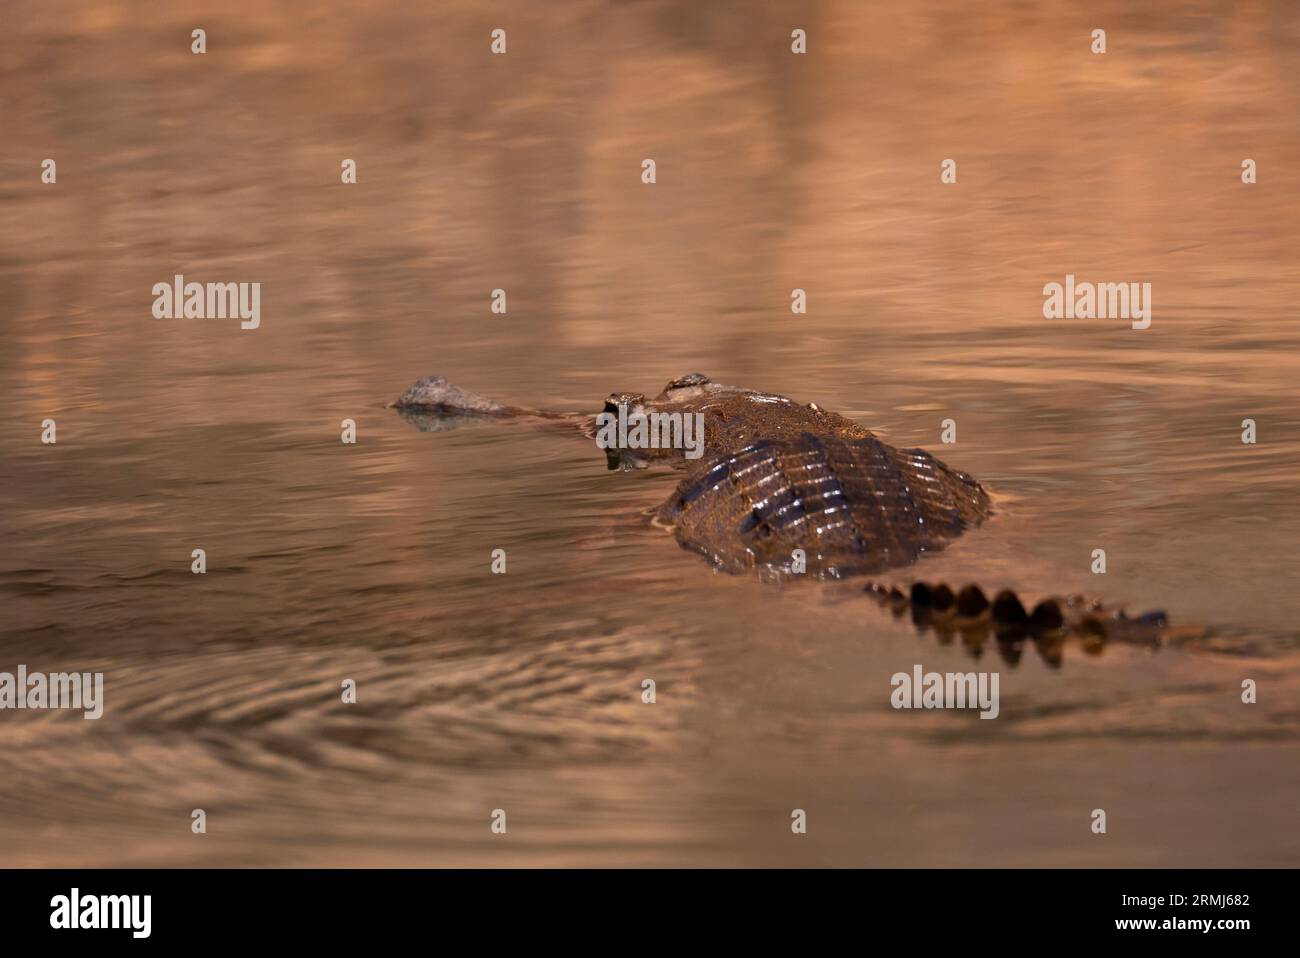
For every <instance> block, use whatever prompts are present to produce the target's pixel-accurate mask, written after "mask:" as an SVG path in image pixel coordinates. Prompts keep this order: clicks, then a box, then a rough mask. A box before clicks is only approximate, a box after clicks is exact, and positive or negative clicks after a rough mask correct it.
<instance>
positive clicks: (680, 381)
mask: <svg viewBox="0 0 1300 958" xmlns="http://www.w3.org/2000/svg"><path fill="white" fill-rule="evenodd" d="M709 381H710V380H709V377H708V376H706V375H704V373H687V374H686V375H685V376H678V377H677V378H676V379H674V380H673V381H672V382H670V383H669V384H668V385H667V386H665V387H664V392H668V391H670V390H673V389H687V388H689V387H691V386H707V385H708V384H709Z"/></svg>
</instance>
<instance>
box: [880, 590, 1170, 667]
mask: <svg viewBox="0 0 1300 958" xmlns="http://www.w3.org/2000/svg"><path fill="white" fill-rule="evenodd" d="M865 591H866V592H867V593H869V594H870V595H872V596H874V597H875V598H876V599H877V601H879V602H880V603H881V604H882V605H883V606H885V607H886V608H888V609H889V610H890V611H892V612H893V613H894V615H895V616H899V617H901V616H903V615H905V614H909V613H910V616H911V619H912V622H913V624H915V625H916V626H917V628H919V629H922V630H929V631H933V632H934V633H935V634H936V635H938V636H939V637H940V639H941V640H943V641H951V640H952V639H953V638H954V637H955V636H956V635H959V634H960V635H961V637H962V644H963V645H965V646H966V647H967V649H968V650H969V651H970V652H971V653H972V654H973V655H979V654H980V653H981V651H982V649H983V645H984V642H985V640H986V639H988V638H989V636H990V635H991V636H993V637H994V638H996V640H997V643H998V649H999V652H1000V653H1001V654H1002V657H1003V659H1004V660H1006V661H1007V662H1008V663H1011V664H1015V663H1016V662H1018V661H1019V658H1020V651H1021V647H1022V646H1023V644H1024V642H1025V640H1026V639H1031V640H1033V642H1034V644H1035V645H1036V646H1037V648H1038V650H1039V652H1040V654H1041V655H1042V656H1043V658H1044V660H1045V661H1047V663H1048V664H1049V665H1053V666H1057V665H1060V664H1061V659H1062V649H1063V646H1064V643H1065V640H1066V639H1067V638H1069V637H1072V636H1073V637H1076V638H1078V639H1080V640H1081V641H1082V643H1083V648H1084V650H1085V651H1087V652H1089V653H1092V654H1096V653H1099V652H1100V651H1101V650H1102V648H1104V647H1105V645H1106V644H1107V643H1108V642H1125V643H1130V644H1138V645H1146V646H1151V647H1158V646H1160V645H1162V644H1163V643H1164V640H1165V636H1166V631H1167V630H1168V627H1169V620H1168V617H1167V616H1166V615H1165V613H1164V612H1160V611H1156V612H1147V613H1145V614H1143V615H1140V616H1137V617H1136V618H1132V617H1130V616H1128V615H1127V614H1126V613H1125V612H1124V611H1123V610H1122V609H1119V610H1110V609H1107V608H1106V607H1105V606H1103V605H1102V604H1101V603H1100V602H1096V601H1089V600H1087V599H1085V598H1083V597H1082V596H1072V597H1070V598H1068V599H1062V598H1059V597H1056V596H1048V597H1046V598H1043V599H1041V600H1040V601H1038V602H1037V603H1035V604H1034V605H1033V607H1032V609H1031V608H1030V607H1029V606H1028V605H1027V604H1026V603H1025V602H1024V601H1022V600H1021V598H1020V596H1019V595H1017V594H1016V593H1015V592H1013V591H1012V590H1010V589H1003V590H1002V591H1000V592H998V593H996V594H995V595H994V597H993V600H992V601H989V599H988V598H987V596H986V595H985V593H984V590H983V589H981V588H980V587H979V586H977V585H967V586H964V587H963V588H961V589H960V590H959V591H956V592H954V590H953V589H952V588H951V587H950V586H949V585H947V583H943V582H937V583H932V582H922V581H917V582H913V583H911V585H910V586H909V587H907V589H906V591H904V589H903V588H901V587H900V586H898V585H886V584H881V583H878V582H869V583H867V585H866V588H865Z"/></svg>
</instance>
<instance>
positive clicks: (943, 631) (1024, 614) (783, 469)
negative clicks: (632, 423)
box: [389, 373, 1168, 658]
mask: <svg viewBox="0 0 1300 958" xmlns="http://www.w3.org/2000/svg"><path fill="white" fill-rule="evenodd" d="M389 406H390V407H391V408H394V409H396V410H397V412H398V413H399V414H400V415H401V416H403V418H405V419H407V420H408V421H410V422H411V423H413V424H414V425H415V426H417V427H418V428H420V429H422V430H433V431H438V430H443V429H447V428H453V427H455V426H458V425H464V424H466V423H469V422H483V421H498V422H505V421H511V422H515V421H520V420H527V421H532V422H535V423H538V424H541V425H547V426H554V427H558V428H561V429H564V430H567V431H573V432H575V433H577V434H581V435H583V436H586V437H588V438H593V437H595V436H596V435H597V434H598V430H599V424H600V422H601V418H600V417H601V415H602V414H603V415H605V416H608V417H612V416H614V415H615V414H616V413H617V412H618V411H619V410H620V409H622V410H624V412H625V413H626V414H629V415H639V416H647V417H648V416H650V415H651V414H654V413H659V414H664V415H668V416H671V415H679V416H685V415H695V414H697V413H698V414H702V422H703V431H704V450H705V455H703V456H701V457H700V458H698V459H695V460H691V459H689V458H688V457H687V455H686V454H685V453H684V452H683V450H682V449H680V448H673V447H671V446H668V447H665V448H636V449H629V448H605V450H604V451H605V453H606V456H607V460H608V466H609V468H611V469H624V470H627V469H637V468H645V467H647V466H650V465H666V466H669V467H672V468H675V469H678V470H681V471H683V472H684V473H685V475H684V476H683V477H682V478H681V480H680V481H679V482H678V484H677V487H676V488H675V489H674V490H673V491H672V493H671V494H670V495H669V496H668V497H667V499H665V500H664V502H663V503H662V504H661V505H660V506H659V507H658V509H656V510H655V512H654V514H653V521H654V523H655V524H656V525H659V526H662V527H664V528H667V529H669V530H671V531H672V532H673V534H674V535H675V537H676V539H677V541H678V543H679V544H680V545H681V546H682V548H684V549H687V550H689V551H692V552H696V553H699V554H700V555H702V556H704V557H705V558H707V559H708V561H709V562H710V563H711V564H712V565H713V566H714V567H715V568H717V569H719V570H721V571H724V572H728V573H743V572H749V571H755V570H758V571H762V572H766V573H771V574H776V575H778V576H786V575H791V574H795V573H806V574H809V575H811V576H813V577H816V578H822V579H847V578H852V577H862V578H864V580H865V581H866V585H865V590H866V591H867V592H869V593H871V594H872V595H873V596H875V597H876V598H877V599H878V600H879V601H880V602H881V603H882V604H883V605H885V606H886V607H888V608H890V609H892V611H893V612H894V613H895V614H896V615H902V614H904V613H905V612H910V614H911V618H912V621H913V622H914V623H915V624H916V625H917V626H918V627H922V628H928V629H931V630H933V631H935V632H936V633H938V634H939V635H940V636H941V637H943V636H944V635H951V634H953V633H955V632H960V633H962V634H963V636H964V637H965V638H966V639H967V641H968V643H969V642H971V641H972V640H974V639H976V638H978V637H979V636H981V635H985V634H987V633H988V632H990V631H992V632H993V633H994V634H995V635H996V636H997V637H998V639H999V640H1000V641H1002V642H1003V643H1015V642H1017V641H1019V640H1021V639H1023V638H1025V637H1030V636H1032V637H1033V638H1034V639H1035V641H1038V642H1047V643H1048V644H1049V645H1050V643H1051V641H1052V640H1054V639H1059V638H1061V637H1063V636H1066V635H1075V636H1078V637H1080V638H1081V639H1082V640H1083V641H1084V645H1085V648H1095V647H1097V645H1098V643H1104V642H1105V641H1106V640H1108V639H1115V640H1123V641H1127V642H1136V643H1141V644H1149V645H1159V644H1160V642H1161V639H1162V637H1163V635H1164V630H1165V629H1166V628H1167V626H1168V621H1167V618H1166V616H1165V614H1164V613H1163V612H1149V613H1146V614H1144V615H1141V616H1137V617H1133V618H1130V617H1129V616H1128V615H1127V614H1126V613H1125V612H1124V611H1123V610H1122V609H1121V610H1112V609H1109V608H1108V607H1106V606H1105V605H1104V604H1102V603H1100V602H1097V601H1095V600H1088V599H1086V598H1084V597H1082V596H1045V597H1042V598H1041V599H1040V600H1039V601H1038V602H1037V603H1035V604H1033V605H1032V607H1030V606H1027V605H1026V603H1025V602H1023V601H1022V599H1021V598H1020V596H1018V595H1017V594H1016V593H1015V592H1014V591H1012V590H1010V589H1003V590H1000V591H998V592H996V593H995V594H994V596H993V598H992V599H989V598H988V597H987V595H986V593H985V591H984V590H982V589H981V588H980V587H978V586H977V585H966V586H964V587H962V588H959V589H954V588H952V587H950V586H948V585H947V584H945V583H934V582H924V581H911V582H907V581H902V582H900V581H898V580H893V581H887V580H882V579H880V578H878V577H879V576H881V575H882V574H886V573H889V574H893V573H894V572H895V571H896V570H900V569H904V568H906V567H908V566H911V565H913V564H914V563H916V562H917V561H918V560H919V559H920V558H921V557H923V556H925V555H927V554H933V553H936V552H938V551H940V550H942V549H943V548H944V547H945V546H946V545H947V544H948V543H950V542H952V541H953V540H954V539H956V538H958V537H959V536H961V535H963V534H964V533H965V532H967V531H968V530H970V529H973V528H975V527H978V526H979V525H980V524H982V523H983V522H984V521H985V520H986V519H987V518H988V517H989V516H990V515H991V514H992V506H991V501H990V497H989V494H988V492H987V491H986V490H985V489H984V487H983V486H982V485H981V484H980V483H979V482H978V481H977V480H976V479H974V478H973V477H971V476H969V475H967V474H966V473H964V472H960V471H957V470H955V469H952V468H950V467H949V466H947V465H945V464H944V463H943V462H940V461H939V460H938V459H937V458H935V457H934V456H933V455H931V454H930V453H928V452H926V451H925V450H923V449H898V448H896V447H894V446H891V445H890V444H889V443H886V442H884V441H883V440H881V439H880V438H879V437H877V436H876V435H875V434H874V433H872V432H871V430H869V429H867V428H866V427H864V426H862V425H861V424H859V423H856V422H854V421H853V420H851V419H848V418H846V417H845V416H842V415H840V414H838V413H835V412H831V411H829V410H825V409H822V408H821V407H820V406H818V405H817V404H816V403H807V404H801V403H797V402H795V401H794V400H792V399H790V398H788V397H786V396H780V395H776V394H773V393H766V392H761V391H758V390H753V389H747V388H742V387H738V386H728V385H724V384H721V383H716V382H713V381H712V380H711V379H709V378H708V377H707V376H704V375H703V374H700V373H691V374H689V375H686V376H681V377H678V378H676V379H674V380H672V381H671V382H669V383H668V384H667V385H666V386H665V387H664V389H663V391H662V392H661V393H659V395H657V396H655V397H653V398H647V397H646V396H645V395H644V394H641V393H627V392H615V393H611V394H610V395H609V397H608V398H607V399H606V400H605V404H604V409H603V411H602V414H595V415H590V414H580V413H562V412H552V411H545V410H537V409H528V408H523V407H517V406H506V405H502V404H500V403H496V402H494V401H492V400H488V399H485V398H483V397H481V396H478V395H477V394H475V393H472V392H469V391H467V390H464V389H461V388H460V387H458V386H455V385H453V384H452V383H449V382H448V381H447V380H446V379H444V378H442V377H440V376H430V377H426V378H424V379H421V380H420V381H419V382H417V383H416V384H415V385H413V386H412V387H411V388H410V389H408V390H407V391H406V392H404V393H403V394H402V395H401V396H399V397H398V398H397V399H396V400H395V401H394V402H392V403H389ZM606 421H608V420H606ZM1040 648H1041V646H1040ZM1046 657H1047V656H1045V658H1046Z"/></svg>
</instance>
